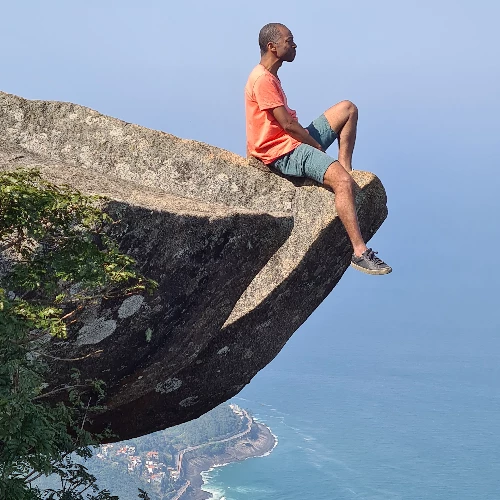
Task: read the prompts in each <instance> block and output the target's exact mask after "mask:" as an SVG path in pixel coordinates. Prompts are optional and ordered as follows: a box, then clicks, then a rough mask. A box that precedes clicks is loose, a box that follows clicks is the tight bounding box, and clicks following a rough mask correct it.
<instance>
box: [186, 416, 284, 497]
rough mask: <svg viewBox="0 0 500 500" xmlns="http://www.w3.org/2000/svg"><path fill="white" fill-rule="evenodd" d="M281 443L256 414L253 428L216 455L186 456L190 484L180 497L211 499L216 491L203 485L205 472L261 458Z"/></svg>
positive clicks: (187, 478) (187, 477) (187, 479)
mask: <svg viewBox="0 0 500 500" xmlns="http://www.w3.org/2000/svg"><path fill="white" fill-rule="evenodd" d="M277 444H278V439H277V437H276V436H275V435H274V434H273V433H272V432H271V429H269V427H267V426H266V425H264V424H262V423H260V422H256V421H255V420H254V419H253V418H252V425H251V431H250V432H249V433H248V434H247V435H245V436H243V437H239V438H235V440H234V442H232V441H230V442H229V444H228V445H227V447H226V450H225V451H224V453H221V454H219V455H214V456H208V455H203V454H200V455H199V456H196V457H193V458H188V459H186V464H185V471H186V472H185V474H184V479H185V481H189V486H188V487H187V488H186V489H185V491H184V492H183V494H182V495H181V496H180V497H179V498H180V500H208V499H210V498H212V494H211V493H209V492H208V491H205V490H203V489H202V487H203V484H204V481H203V477H202V472H208V471H210V470H211V469H213V468H215V467H222V466H224V465H228V464H231V463H234V462H241V461H243V460H247V459H248V458H258V457H264V456H267V455H269V454H270V453H271V452H272V450H273V449H274V448H275V447H276V445H277Z"/></svg>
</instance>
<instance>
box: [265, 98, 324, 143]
mask: <svg viewBox="0 0 500 500" xmlns="http://www.w3.org/2000/svg"><path fill="white" fill-rule="evenodd" d="M272 113H273V116H274V118H275V119H276V121H277V122H278V123H279V124H280V126H281V127H282V128H283V130H284V131H285V132H286V133H287V134H288V135H290V136H292V137H293V138H294V139H296V140H297V141H300V142H303V143H304V144H309V146H312V147H313V148H316V149H319V150H320V151H323V148H322V147H321V144H319V143H318V142H317V141H315V140H314V139H313V138H312V137H311V136H310V135H309V132H308V131H307V130H306V129H305V128H304V127H302V126H301V125H300V123H299V122H297V121H295V120H294V119H293V118H292V116H291V115H290V113H289V112H288V111H287V110H286V108H285V106H279V107H277V108H274V109H273V110H272Z"/></svg>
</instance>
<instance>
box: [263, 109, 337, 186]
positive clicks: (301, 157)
mask: <svg viewBox="0 0 500 500" xmlns="http://www.w3.org/2000/svg"><path fill="white" fill-rule="evenodd" d="M306 129H307V130H308V131H309V134H310V135H311V137H313V138H314V139H315V140H316V141H317V142H318V143H319V144H321V147H322V148H323V149H327V148H328V147H329V146H331V145H332V143H333V141H335V139H336V138H337V134H336V132H335V130H333V129H332V127H330V124H329V123H328V120H327V119H326V117H325V115H321V116H320V117H319V118H316V120H314V121H313V122H312V123H311V125H309V126H308V127H306ZM334 161H337V160H335V159H334V158H332V157H330V156H328V155H327V154H326V153H323V151H320V150H319V149H316V148H313V147H312V146H309V144H301V145H300V146H297V147H296V148H295V149H294V150H293V151H290V153H287V154H286V155H284V156H280V157H279V158H278V159H277V160H275V161H274V162H273V163H271V165H272V166H273V167H274V168H276V169H277V170H279V171H280V172H281V173H282V174H285V175H291V176H293V177H309V178H310V179H314V180H315V181H317V182H319V183H320V184H323V177H324V176H325V172H326V171H327V169H328V167H329V166H330V165H331V164H332V163H333V162H334Z"/></svg>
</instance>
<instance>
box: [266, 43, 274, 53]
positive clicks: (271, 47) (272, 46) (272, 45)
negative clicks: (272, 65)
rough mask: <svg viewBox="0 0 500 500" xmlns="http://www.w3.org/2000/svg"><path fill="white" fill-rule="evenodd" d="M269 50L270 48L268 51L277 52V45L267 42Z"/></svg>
mask: <svg viewBox="0 0 500 500" xmlns="http://www.w3.org/2000/svg"><path fill="white" fill-rule="evenodd" d="M267 50H268V52H269V51H271V52H274V53H276V45H275V44H274V43H273V42H269V43H268V44H267Z"/></svg>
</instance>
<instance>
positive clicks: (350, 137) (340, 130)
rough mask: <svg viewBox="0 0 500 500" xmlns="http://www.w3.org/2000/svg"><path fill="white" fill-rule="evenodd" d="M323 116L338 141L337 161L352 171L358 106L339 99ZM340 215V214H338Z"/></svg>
mask: <svg viewBox="0 0 500 500" xmlns="http://www.w3.org/2000/svg"><path fill="white" fill-rule="evenodd" d="M325 117H326V119H327V120H328V123H329V124H330V127H332V129H333V130H335V132H336V134H337V140H338V143H339V162H340V163H341V165H342V166H343V167H344V168H345V169H346V170H347V172H351V171H352V153H353V151H354V144H355V142H356V129H357V125H358V108H357V107H356V105H355V104H353V103H352V102H351V101H341V102H339V103H338V104H335V106H332V107H331V108H330V109H328V110H326V111H325ZM339 215H340V214H339Z"/></svg>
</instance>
